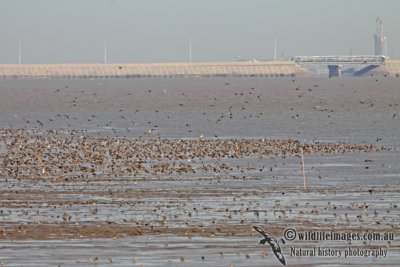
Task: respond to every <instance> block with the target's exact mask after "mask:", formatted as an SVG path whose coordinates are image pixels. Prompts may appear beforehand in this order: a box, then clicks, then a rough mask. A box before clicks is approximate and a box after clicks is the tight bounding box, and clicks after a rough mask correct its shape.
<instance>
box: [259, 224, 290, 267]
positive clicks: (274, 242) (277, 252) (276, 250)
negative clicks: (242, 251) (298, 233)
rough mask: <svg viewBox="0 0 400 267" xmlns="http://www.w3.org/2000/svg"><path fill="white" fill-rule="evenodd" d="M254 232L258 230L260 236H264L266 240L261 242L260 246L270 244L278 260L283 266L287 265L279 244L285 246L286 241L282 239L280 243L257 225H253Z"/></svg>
mask: <svg viewBox="0 0 400 267" xmlns="http://www.w3.org/2000/svg"><path fill="white" fill-rule="evenodd" d="M253 228H254V230H256V231H257V232H258V233H259V234H260V235H262V236H263V237H264V238H263V239H261V240H260V242H259V243H258V244H261V245H265V243H268V244H269V245H270V246H271V248H272V251H273V252H274V254H275V256H276V258H277V259H278V260H279V261H280V262H281V263H282V264H283V265H286V260H285V257H284V256H283V254H282V251H281V247H280V246H279V243H282V244H285V240H283V239H281V240H280V241H278V240H277V239H276V238H275V237H273V236H272V235H271V234H270V233H268V232H266V231H264V230H263V229H262V228H261V227H258V226H256V225H253Z"/></svg>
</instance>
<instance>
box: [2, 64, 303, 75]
mask: <svg viewBox="0 0 400 267" xmlns="http://www.w3.org/2000/svg"><path fill="white" fill-rule="evenodd" d="M307 75H308V72H307V71H306V70H305V69H303V68H302V67H300V66H298V65H296V64H295V63H294V62H292V61H256V62H247V61H246V62H203V63H152V64H0V79H23V78H49V79H51V78H145V77H149V78H150V77H157V78H172V77H201V76H207V77H208V76H209V77H214V76H215V77H218V76H220V77H224V76H227V77H228V76H240V77H288V76H292V77H294V76H307Z"/></svg>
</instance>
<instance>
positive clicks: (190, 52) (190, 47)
mask: <svg viewBox="0 0 400 267" xmlns="http://www.w3.org/2000/svg"><path fill="white" fill-rule="evenodd" d="M189 62H192V39H190V40H189Z"/></svg>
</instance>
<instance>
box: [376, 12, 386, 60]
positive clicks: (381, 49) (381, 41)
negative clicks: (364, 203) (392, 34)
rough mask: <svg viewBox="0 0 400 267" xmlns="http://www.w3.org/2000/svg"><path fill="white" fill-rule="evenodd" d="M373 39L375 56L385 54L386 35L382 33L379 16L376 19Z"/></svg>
mask: <svg viewBox="0 0 400 267" xmlns="http://www.w3.org/2000/svg"><path fill="white" fill-rule="evenodd" d="M374 40H375V56H386V36H385V34H384V33H383V21H382V19H381V18H379V17H378V18H377V19H376V33H375V34H374Z"/></svg>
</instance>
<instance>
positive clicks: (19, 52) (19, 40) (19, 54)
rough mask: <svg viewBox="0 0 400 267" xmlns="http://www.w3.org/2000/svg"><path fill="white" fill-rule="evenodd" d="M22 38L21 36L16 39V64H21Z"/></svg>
mask: <svg viewBox="0 0 400 267" xmlns="http://www.w3.org/2000/svg"><path fill="white" fill-rule="evenodd" d="M21 43H22V40H21V38H19V39H18V65H21V61H22V44H21Z"/></svg>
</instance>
